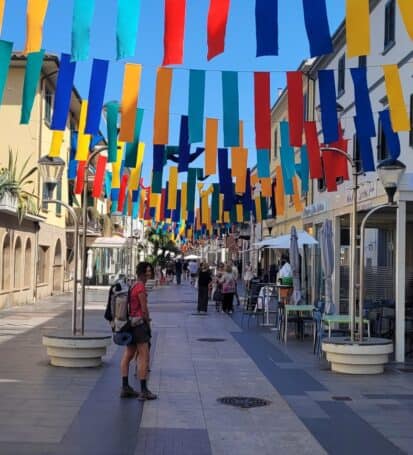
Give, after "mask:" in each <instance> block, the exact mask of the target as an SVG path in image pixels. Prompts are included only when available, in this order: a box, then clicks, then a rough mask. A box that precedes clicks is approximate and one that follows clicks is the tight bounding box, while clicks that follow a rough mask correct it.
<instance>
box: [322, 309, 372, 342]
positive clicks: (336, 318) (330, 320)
mask: <svg viewBox="0 0 413 455" xmlns="http://www.w3.org/2000/svg"><path fill="white" fill-rule="evenodd" d="M322 320H323V322H324V323H325V324H327V326H328V338H331V327H332V325H333V324H350V321H351V318H350V315H349V314H324V315H323V318H322ZM358 322H359V321H358V318H356V324H358ZM363 324H366V326H367V336H368V337H369V338H370V321H369V320H368V319H363Z"/></svg>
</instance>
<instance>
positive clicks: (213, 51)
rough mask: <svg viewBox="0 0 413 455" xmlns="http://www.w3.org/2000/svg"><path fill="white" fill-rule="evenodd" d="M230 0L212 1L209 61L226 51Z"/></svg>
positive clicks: (209, 25) (209, 19)
mask: <svg viewBox="0 0 413 455" xmlns="http://www.w3.org/2000/svg"><path fill="white" fill-rule="evenodd" d="M229 3H230V0H210V3H209V11H208V60H211V59H212V58H214V57H215V56H217V55H219V54H222V52H224V49H225V32H226V28H227V20H228V12H229Z"/></svg>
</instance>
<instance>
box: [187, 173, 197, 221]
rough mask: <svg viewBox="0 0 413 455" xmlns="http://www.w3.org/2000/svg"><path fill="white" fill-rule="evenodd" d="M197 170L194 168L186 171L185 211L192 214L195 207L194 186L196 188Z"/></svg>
mask: <svg viewBox="0 0 413 455" xmlns="http://www.w3.org/2000/svg"><path fill="white" fill-rule="evenodd" d="M196 174H197V170H196V169H194V168H189V169H188V179H187V185H188V186H187V190H186V210H187V211H188V212H193V211H194V207H195V186H196Z"/></svg>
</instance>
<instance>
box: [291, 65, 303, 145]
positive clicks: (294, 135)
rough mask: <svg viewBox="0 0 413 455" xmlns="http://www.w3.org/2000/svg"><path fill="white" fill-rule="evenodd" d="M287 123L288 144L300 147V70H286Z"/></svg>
mask: <svg viewBox="0 0 413 455" xmlns="http://www.w3.org/2000/svg"><path fill="white" fill-rule="evenodd" d="M287 93H288V124H289V126H290V144H291V145H292V146H293V147H301V146H302V144H303V128H304V96H303V74H302V72H301V71H287Z"/></svg>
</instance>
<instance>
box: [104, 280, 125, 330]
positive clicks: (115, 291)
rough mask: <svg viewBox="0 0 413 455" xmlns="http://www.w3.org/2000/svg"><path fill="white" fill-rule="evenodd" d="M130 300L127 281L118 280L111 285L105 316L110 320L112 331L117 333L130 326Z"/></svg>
mask: <svg viewBox="0 0 413 455" xmlns="http://www.w3.org/2000/svg"><path fill="white" fill-rule="evenodd" d="M129 300H130V288H129V286H128V285H127V284H126V283H121V282H118V283H116V284H114V285H113V286H111V288H110V290H109V296H108V303H107V305H106V310H105V314H104V318H105V319H106V320H107V321H109V322H110V326H111V328H112V331H113V332H115V333H116V332H122V331H124V330H127V328H128V325H129Z"/></svg>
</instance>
